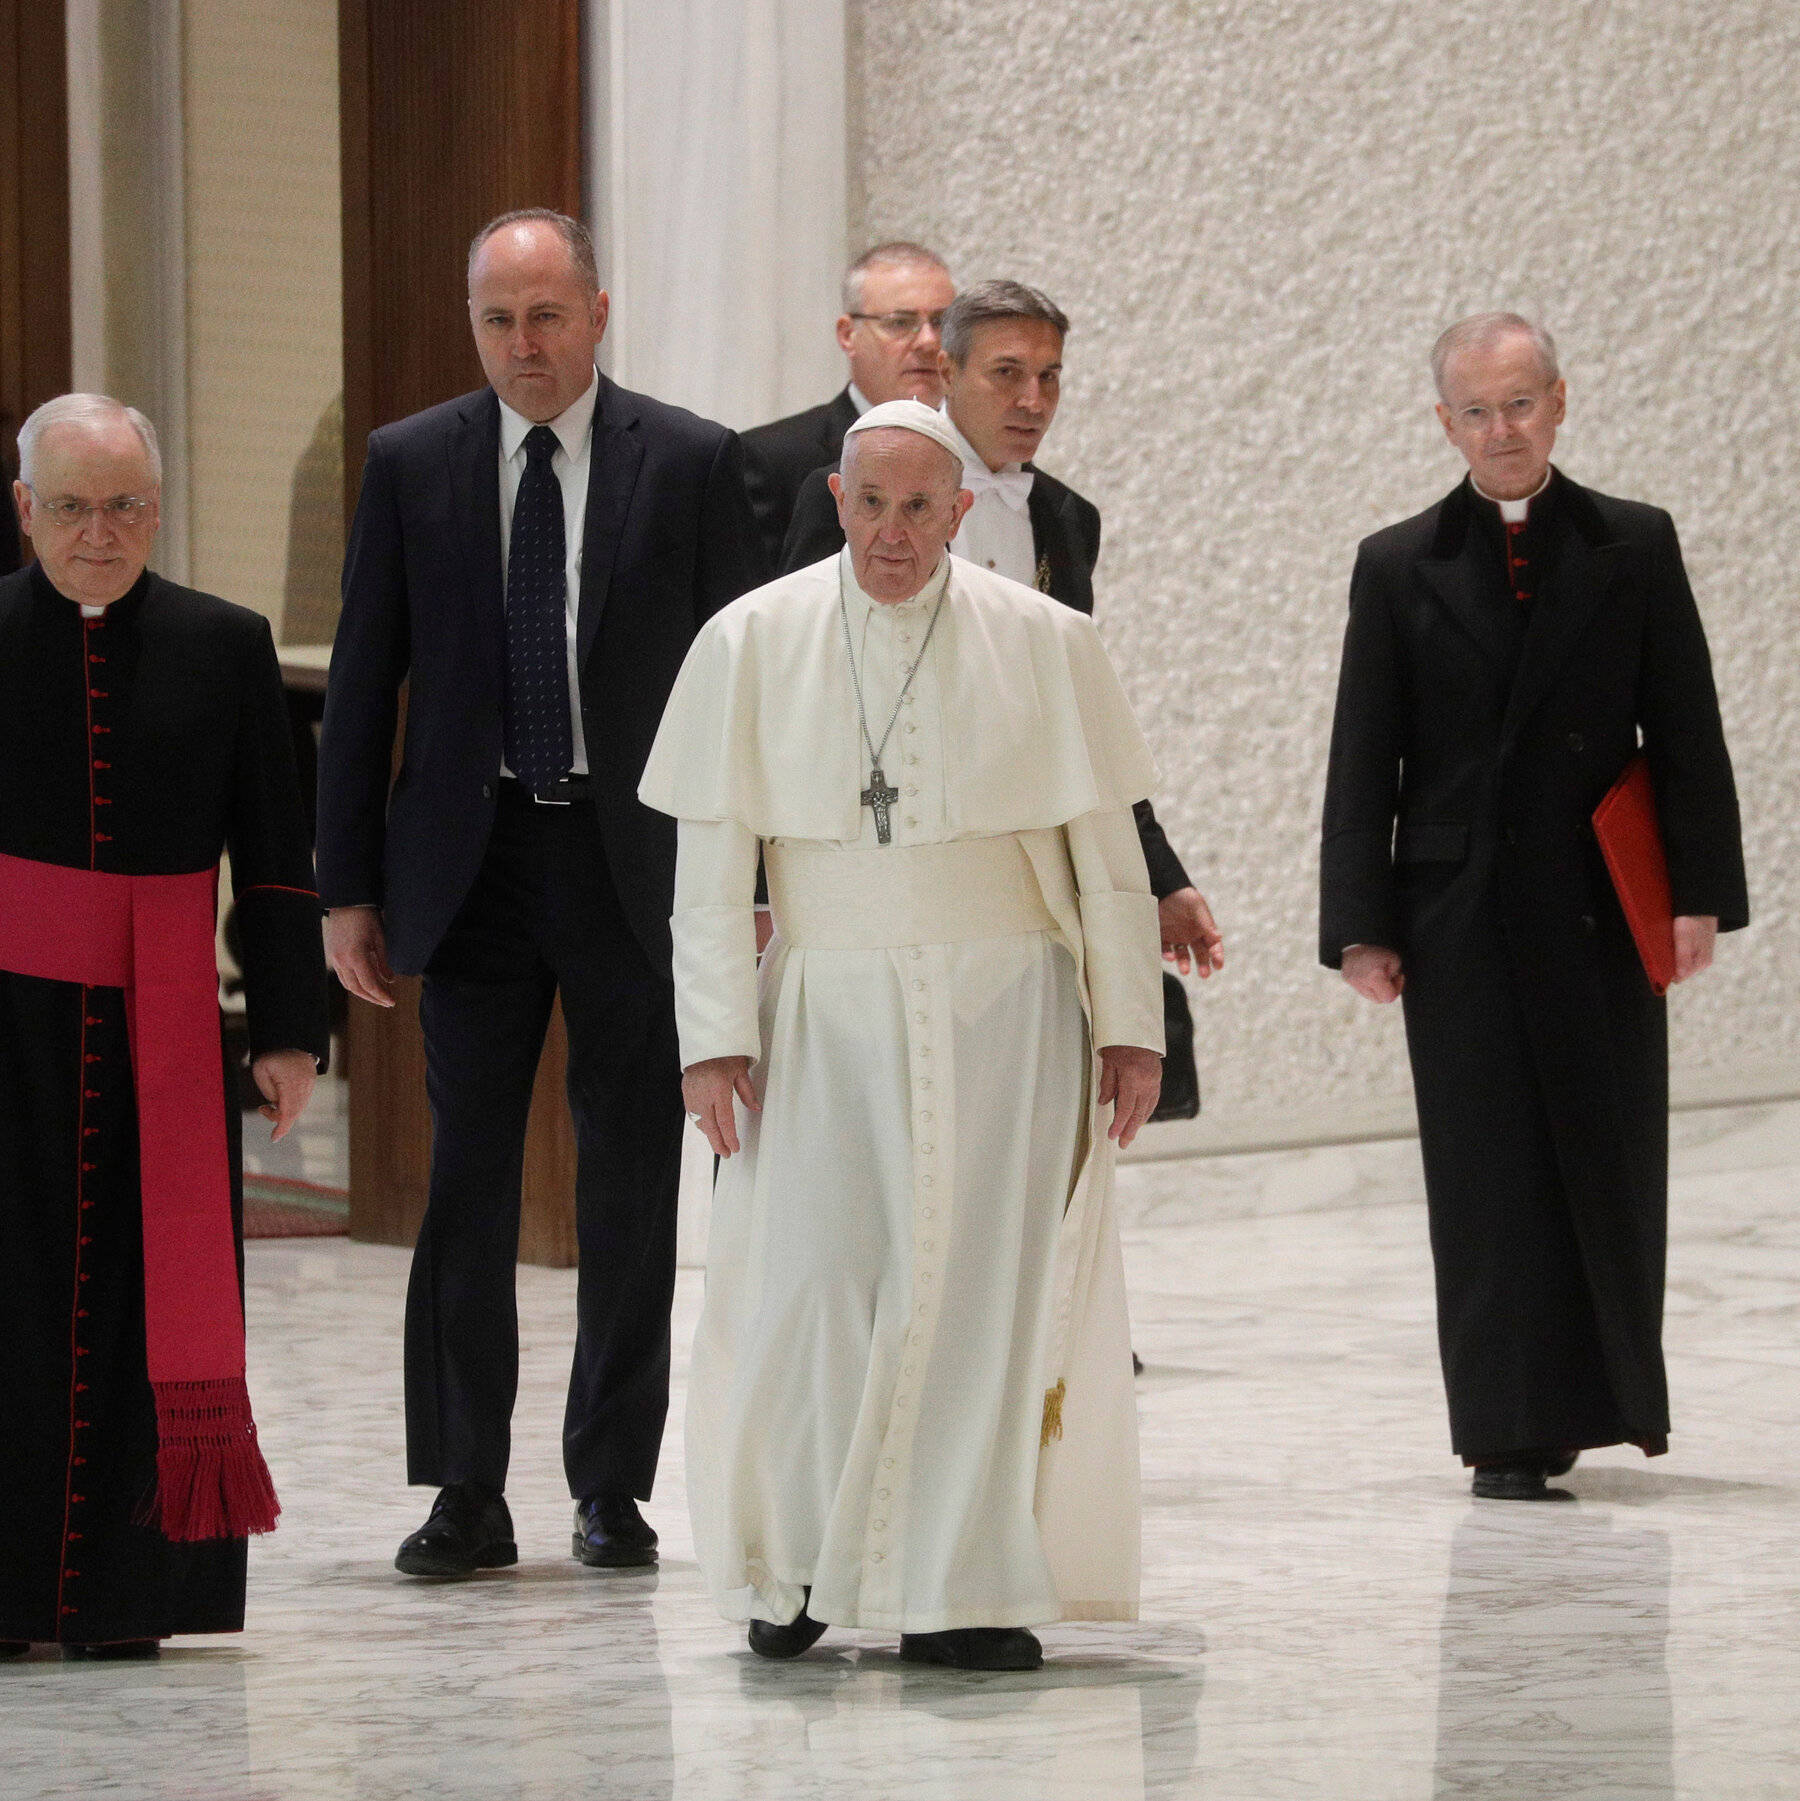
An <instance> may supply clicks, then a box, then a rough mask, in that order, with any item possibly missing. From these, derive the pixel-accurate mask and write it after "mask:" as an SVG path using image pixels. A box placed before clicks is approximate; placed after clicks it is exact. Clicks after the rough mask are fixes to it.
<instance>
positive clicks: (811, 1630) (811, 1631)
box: [750, 1588, 825, 1658]
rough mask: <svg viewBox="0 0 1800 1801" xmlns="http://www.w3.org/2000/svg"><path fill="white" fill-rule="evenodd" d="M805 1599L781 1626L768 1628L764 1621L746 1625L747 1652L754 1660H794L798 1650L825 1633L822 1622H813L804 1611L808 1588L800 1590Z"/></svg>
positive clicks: (810, 1645) (754, 1621)
mask: <svg viewBox="0 0 1800 1801" xmlns="http://www.w3.org/2000/svg"><path fill="white" fill-rule="evenodd" d="M801 1593H802V1595H803V1596H804V1597H805V1598H804V1599H803V1600H802V1601H801V1603H800V1611H799V1613H798V1614H797V1615H796V1616H795V1617H794V1618H793V1619H791V1620H789V1621H788V1623H787V1624H786V1625H785V1626H771V1625H770V1624H769V1622H768V1621H767V1620H752V1621H751V1622H750V1649H751V1650H752V1651H754V1652H755V1653H756V1655H757V1656H758V1657H775V1658H785V1657H798V1656H799V1655H800V1653H801V1652H802V1651H805V1650H809V1649H810V1648H811V1647H812V1646H814V1645H816V1644H817V1643H818V1642H819V1635H820V1634H821V1633H822V1632H823V1631H824V1630H825V1622H824V1621H823V1620H815V1619H814V1618H813V1617H812V1615H811V1614H810V1613H808V1612H807V1611H806V1603H807V1601H810V1600H811V1599H812V1590H811V1589H810V1588H808V1589H803V1590H801Z"/></svg>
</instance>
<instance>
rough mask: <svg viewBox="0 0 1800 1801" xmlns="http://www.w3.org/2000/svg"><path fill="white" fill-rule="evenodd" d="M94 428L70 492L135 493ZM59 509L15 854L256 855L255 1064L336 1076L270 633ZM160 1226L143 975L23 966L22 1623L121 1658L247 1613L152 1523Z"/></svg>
mask: <svg viewBox="0 0 1800 1801" xmlns="http://www.w3.org/2000/svg"><path fill="white" fill-rule="evenodd" d="M71 398H78V399H85V398H86V397H71ZM105 404H106V405H108V406H110V405H112V404H113V403H105ZM57 405H59V403H58V402H52V403H50V406H51V407H55V406H57ZM88 412H89V413H90V414H97V412H98V409H97V408H89V409H88ZM117 412H118V414H119V416H120V417H123V409H117ZM31 427H32V422H31V421H27V425H26V430H27V431H28V432H29V431H30V430H31ZM67 431H68V427H67V426H64V427H63V433H64V434H65V435H64V436H62V437H59V438H57V439H54V440H53V439H52V437H51V435H50V430H49V428H46V430H45V433H44V437H43V441H42V443H41V444H40V445H39V447H38V450H37V453H36V456H35V460H34V467H33V474H34V476H35V478H36V480H37V482H38V485H39V487H40V488H42V489H44V490H45V494H46V497H50V498H54V497H63V498H65V501H66V497H67V496H68V495H69V494H71V493H73V494H75V495H76V496H78V497H85V498H86V499H87V500H89V501H100V500H106V499H114V500H117V499H119V498H130V497H131V496H130V494H126V495H124V496H121V495H120V493H119V489H118V487H117V486H115V485H114V484H112V483H109V482H105V481H103V480H101V479H99V478H96V479H95V480H94V481H92V482H88V483H86V484H83V483H82V481H81V478H80V476H79V475H75V476H73V477H71V476H70V475H69V472H68V468H67V464H68V461H69V458H68V457H67V456H66V455H65V457H64V466H63V468H62V470H61V474H60V477H59V478H56V479H53V478H52V477H51V475H50V472H49V469H48V464H49V462H50V456H49V453H50V451H51V449H52V446H53V444H55V445H56V447H57V448H59V449H61V450H62V451H64V452H65V453H66V452H67V451H68V449H69V443H68V440H67V437H66V433H67ZM131 486H132V488H133V489H134V490H135V491H136V493H137V495H138V496H139V497H141V496H142V495H143V494H144V493H145V492H146V491H148V492H151V493H153V491H154V489H153V484H152V483H151V482H150V481H149V480H148V479H147V478H145V479H143V480H139V481H135V482H133V483H132V484H131ZM44 510H45V509H44V507H43V506H42V505H41V504H39V505H37V507H36V511H35V515H34V517H33V520H32V521H31V523H32V535H33V541H34V544H35V545H36V547H37V549H38V550H39V553H40V557H41V558H42V559H44V560H42V561H40V562H37V563H33V564H32V565H30V566H29V567H28V568H26V569H23V570H21V571H19V572H18V573H17V574H15V575H13V576H10V577H8V578H6V579H5V580H3V581H0V854H3V855H4V856H5V857H7V858H16V859H27V860H30V862H31V863H33V864H36V865H54V866H57V867H59V868H61V869H64V870H71V871H81V872H87V871H101V872H113V873H116V874H119V875H126V876H171V875H181V874H186V873H189V872H196V871H199V872H204V871H208V870H210V869H211V868H212V867H213V866H214V865H215V864H217V863H218V861H219V858H220V854H221V852H222V851H224V852H229V855H230V860H231V872H232V879H233V883H234V887H235V890H236V895H237V907H238V919H239V923H240V925H241V928H242V947H243V953H242V961H243V968H244V982H245V996H246V1004H247V1008H248V1030H249V1040H250V1049H251V1053H252V1057H253V1058H254V1059H257V1060H259V1061H260V1060H262V1059H265V1058H273V1059H275V1060H278V1061H279V1060H283V1058H284V1054H288V1059H287V1060H292V1059H291V1053H294V1052H303V1053H305V1056H304V1058H303V1060H302V1066H303V1067H304V1069H305V1070H306V1071H307V1072H309V1076H308V1079H307V1081H306V1083H305V1086H307V1087H308V1088H310V1072H311V1071H312V1070H313V1069H314V1068H316V1067H317V1065H318V1063H320V1062H322V1061H323V1059H324V1056H325V1053H326V1050H327V1044H328V1029H327V1023H326V1005H325V971H324V963H323V959H322V957H321V954H320V948H319V913H318V902H317V899H316V897H315V895H314V894H313V878H312V854H311V847H310V844H309V842H308V834H307V830H306V824H305V817H304V814H303V813H302V810H301V805H300V794H299V787H298V783H297V780H296V776H295V770H294V753H293V743H292V738H291V736H290V732H289V727H288V715H287V709H286V706H285V704H284V701H283V697H282V690H281V677H280V671H279V668H278V666H277V663H276V658H275V647H274V642H273V639H272V638H271V636H270V633H269V627H268V623H267V621H266V620H264V619H263V618H262V617H261V616H260V615H258V614H256V613H252V612H250V611H249V610H247V609H246V608H243V607H237V606H233V605H230V604H229V603H227V602H225V601H223V600H218V599H215V598H214V597H212V596H211V595H208V594H201V593H196V592H194V591H193V590H191V589H188V588H183V587H178V586H177V585H175V584H174V583H172V582H169V581H165V580H163V579H162V578H161V577H160V576H158V575H155V574H153V573H150V572H148V571H145V570H144V569H143V559H144V557H145V556H146V555H147V554H148V548H149V541H150V535H151V534H152V533H153V531H154V520H153V517H152V518H151V519H149V520H144V519H139V520H136V521H133V522H130V523H127V524H125V525H119V526H116V527H115V526H107V527H102V526H101V525H99V524H96V523H95V522H93V521H92V520H90V521H88V522H86V523H84V524H83V525H81V526H80V527H78V528H71V527H68V526H66V525H62V524H58V523H54V522H53V521H51V520H48V519H43V518H41V517H38V516H37V515H41V514H42V513H43V512H44ZM77 530H78V531H79V532H80V533H81V534H82V536H83V538H84V540H88V539H91V540H93V542H94V543H95V544H97V545H100V546H101V547H102V548H104V542H105V540H103V536H102V534H103V532H104V533H105V534H106V535H107V537H108V538H110V540H112V541H115V542H122V543H123V544H124V546H125V552H126V556H127V559H128V561H129V562H130V564H131V566H130V567H128V568H126V569H125V570H124V572H123V573H122V574H121V575H120V576H119V580H121V581H123V582H126V583H128V584H129V585H128V586H126V587H125V588H124V591H123V593H122V594H120V595H119V596H118V597H117V598H114V599H112V600H111V601H110V604H105V605H104V606H93V607H89V608H88V609H87V610H86V611H84V606H83V601H84V599H85V598H86V591H85V589H84V588H83V587H82V586H81V585H80V584H81V583H82V582H83V581H85V580H87V579H89V578H88V576H87V575H85V574H84V572H83V571H81V570H79V569H76V570H73V571H72V572H71V574H72V579H71V580H70V581H69V586H68V588H67V590H65V589H61V588H59V587H58V586H57V585H56V584H55V582H53V580H52V579H51V575H50V574H49V573H47V572H46V562H48V563H49V564H50V565H51V566H52V567H53V568H54V567H58V566H59V550H60V551H67V550H68V549H69V543H67V542H63V540H72V539H73V536H74V533H75V531H77ZM133 570H135V571H136V573H135V576H134V574H133ZM104 575H105V571H104V570H103V571H102V580H104ZM4 961H5V950H4V948H3V947H0V964H3V963H4ZM227 1086H228V1088H229V1090H230V1092H229V1095H228V1097H227V1099H226V1100H225V1103H224V1119H225V1131H226V1135H227V1140H228V1143H229V1157H230V1187H231V1213H232V1228H233V1236H234V1238H235V1239H236V1240H237V1251H238V1265H239V1270H240V1273H241V1259H242V1236H241V1233H242V1227H241V1218H242V1201H241V1193H242V1189H241V1174H240V1172H241V1165H240V1161H239V1143H240V1140H239V1132H240V1116H239V1113H238V1106H237V1100H236V1084H235V1082H232V1083H228V1084H227ZM265 1092H267V1090H266V1089H265ZM271 1098H273V1097H271ZM296 1110H297V1109H296ZM145 1229H146V1227H145V1219H144V1204H143V1201H142V1199H141V1196H140V1185H139V1146H138V1114H137V1106H136V1098H135V1091H134V1082H133V1060H132V1052H131V1046H130V1044H129V1042H128V1033H127V1018H126V1002H125V994H124V991H123V990H122V989H121V988H119V987H110V986H98V985H96V986H83V985H80V984H77V983H74V982H64V981H52V980H45V979H41V978H39V977H36V976H30V975H19V974H12V973H4V972H0V1270H3V1271H4V1272H5V1282H6V1299H5V1304H4V1305H3V1306H0V1465H3V1467H0V1496H3V1505H0V1640H7V1641H13V1642H15V1643H18V1642H23V1641H32V1640H35V1641H40V1642H60V1643H63V1644H64V1645H65V1646H75V1647H79V1648H83V1649H87V1648H94V1647H98V1648H100V1650H101V1651H102V1652H104V1651H105V1650H108V1649H111V1650H117V1649H119V1648H121V1647H124V1646H131V1645H148V1644H149V1643H151V1642H153V1641H155V1640H157V1639H160V1638H163V1637H166V1636H168V1635H170V1634H173V1633H189V1632H232V1631H237V1630H239V1629H240V1628H241V1627H242V1626H243V1623H244V1579H245V1561H246V1560H245V1541H244V1539H243V1538H242V1537H229V1538H212V1539H208V1540H205V1541H202V1542H194V1543H173V1542H171V1541H170V1539H168V1538H166V1537H165V1536H164V1535H163V1533H162V1532H161V1531H160V1530H159V1529H158V1527H157V1526H156V1525H153V1524H150V1523H148V1521H147V1519H146V1517H145V1516H146V1511H147V1504H148V1503H149V1502H150V1500H151V1498H152V1497H153V1496H154V1495H155V1494H156V1491H157V1462H158V1458H157V1453H158V1426H157V1413H156V1408H155V1406H154V1404H153V1397H152V1391H151V1383H150V1377H149V1372H148V1367H147V1359H146V1300H145V1263H144V1237H145ZM228 1279H229V1278H228Z"/></svg>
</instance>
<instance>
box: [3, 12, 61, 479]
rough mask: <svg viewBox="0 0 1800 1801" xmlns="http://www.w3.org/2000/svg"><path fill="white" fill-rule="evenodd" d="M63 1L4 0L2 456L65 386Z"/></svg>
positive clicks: (9, 463) (12, 461)
mask: <svg viewBox="0 0 1800 1801" xmlns="http://www.w3.org/2000/svg"><path fill="white" fill-rule="evenodd" d="M64 31H65V27H64V23H63V8H62V0H0V460H4V462H5V464H6V467H7V470H8V472H9V473H10V472H11V471H12V470H13V469H14V468H15V467H16V466H17V464H16V457H15V439H16V437H17V434H18V429H19V426H20V425H21V424H22V423H23V422H24V420H25V416H26V415H27V414H28V413H29V412H31V410H32V409H33V408H34V407H36V406H38V405H40V404H41V403H42V402H44V401H46V400H48V399H50V398H51V396H52V395H55V394H61V393H64V392H65V391H66V390H67V389H68V386H69V110H68V74H67V52H66V49H65V39H64Z"/></svg>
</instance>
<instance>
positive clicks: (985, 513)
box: [781, 281, 1225, 977]
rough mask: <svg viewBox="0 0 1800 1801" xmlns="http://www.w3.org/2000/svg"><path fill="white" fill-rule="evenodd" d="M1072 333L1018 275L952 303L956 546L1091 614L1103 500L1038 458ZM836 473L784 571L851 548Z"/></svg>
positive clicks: (1175, 918) (1186, 921)
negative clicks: (965, 502) (959, 492)
mask: <svg viewBox="0 0 1800 1801" xmlns="http://www.w3.org/2000/svg"><path fill="white" fill-rule="evenodd" d="M1068 332H1069V321H1068V317H1067V315H1066V314H1065V313H1064V312H1063V311H1062V309H1061V308H1060V307H1059V306H1057V305H1056V304H1055V302H1053V301H1052V300H1050V299H1049V298H1048V297H1047V296H1045V295H1043V294H1041V293H1039V292H1038V291H1037V290H1036V289H1035V288H1028V287H1026V286H1025V285H1024V284H1023V283H1022V282H1016V281H987V282H981V283H979V284H978V285H977V286H975V287H973V288H970V289H968V290H966V291H965V292H964V293H962V294H959V295H958V296H957V297H956V299H955V301H954V302H953V303H952V304H951V306H950V307H949V309H948V311H947V312H946V313H945V314H944V329H943V338H944V348H943V354H942V356H941V358H940V368H941V372H942V376H943V384H944V402H943V410H944V412H945V413H946V414H947V415H948V417H949V420H950V425H951V428H952V431H953V433H954V434H955V440H956V443H957V445H958V448H959V451H960V453H961V455H962V459H963V486H964V487H966V488H967V489H969V490H970V492H971V493H972V494H973V495H974V497H975V499H974V504H973V505H972V506H971V507H970V508H969V511H968V513H967V514H966V515H965V517H964V518H963V521H962V523H961V525H960V526H959V527H958V529H957V533H956V536H955V537H954V538H952V539H951V541H950V549H951V550H952V552H953V553H954V554H955V555H957V556H959V557H966V558H968V559H969V560H970V561H972V562H975V563H979V564H980V565H981V567H983V568H984V569H992V570H994V571H996V572H997V573H998V574H1001V575H1005V576H1010V577H1011V578H1012V579H1013V580H1014V581H1019V582H1024V583H1025V584H1026V586H1027V587H1034V588H1036V589H1037V590H1038V592H1039V593H1041V594H1048V595H1049V596H1050V597H1051V599H1053V600H1060V601H1061V602H1062V603H1063V605H1064V606H1068V607H1073V608H1074V609H1075V610H1076V612H1078V613H1086V614H1089V615H1090V616H1091V615H1092V613H1093V611H1094V565H1095V564H1096V563H1097V562H1098V561H1099V558H1100V512H1099V509H1098V508H1097V507H1095V505H1094V504H1093V502H1092V501H1090V500H1087V499H1086V498H1084V497H1083V496H1082V495H1080V494H1077V493H1076V492H1075V490H1074V489H1073V488H1071V487H1069V486H1068V485H1067V484H1066V483H1064V482H1060V481H1058V480H1057V479H1056V477H1055V476H1054V475H1050V474H1048V473H1046V472H1045V471H1044V470H1042V469H1040V468H1038V467H1037V465H1036V464H1035V463H1034V462H1033V461H1032V458H1033V456H1035V454H1036V452H1037V449H1038V446H1039V445H1040V444H1041V443H1042V442H1043V440H1044V435H1045V433H1046V432H1048V431H1049V429H1050V424H1051V421H1052V420H1053V419H1054V418H1055V417H1056V408H1057V403H1058V401H1059V400H1060V399H1061V397H1062V365H1063V342H1064V340H1065V339H1066V338H1067V336H1068ZM833 473H835V471H834V470H831V469H819V470H816V471H815V472H814V473H813V474H812V475H809V476H808V477H807V478H806V480H805V481H804V482H803V483H802V484H801V488H800V495H799V498H798V500H797V501H796V502H795V505H794V517H793V522H792V524H791V525H790V526H789V527H788V535H787V541H786V544H785V545H784V546H783V549H782V554H781V568H782V573H783V574H791V573H792V572H793V571H794V570H796V569H803V568H805V567H806V566H807V564H809V563H817V562H819V561H820V560H822V559H823V558H825V557H828V556H835V555H836V554H837V552H838V551H839V550H841V549H842V548H843V544H844V530H843V527H842V526H841V525H840V524H839V523H838V510H837V503H836V500H835V499H834V498H833V495H832V492H831V488H830V485H829V484H830V478H831V476H832V474H833ZM1134 811H1135V813H1136V816H1137V825H1138V839H1139V842H1140V843H1141V844H1142V845H1143V849H1144V861H1145V863H1146V864H1147V865H1148V866H1149V869H1150V889H1151V892H1152V893H1153V894H1154V895H1155V896H1156V898H1157V907H1158V912H1159V915H1160V919H1161V926H1162V936H1163V952H1164V955H1165V956H1166V957H1168V958H1169V959H1170V960H1171V961H1172V962H1174V963H1175V964H1176V966H1177V967H1178V968H1179V969H1180V970H1181V972H1182V974H1183V975H1186V974H1187V973H1188V972H1189V971H1190V969H1191V970H1193V971H1194V972H1195V973H1197V974H1199V975H1200V976H1202V977H1207V976H1210V975H1211V974H1212V972H1213V971H1214V970H1215V969H1219V968H1222V967H1223V966H1224V962H1225V946H1224V939H1223V937H1222V936H1221V934H1220V932H1219V928H1218V927H1217V926H1216V925H1215V924H1214V923H1213V917H1212V912H1211V909H1210V908H1209V907H1208V906H1207V904H1206V900H1205V898H1204V897H1203V896H1202V894H1201V893H1200V890H1199V889H1198V888H1196V887H1195V886H1194V884H1193V883H1192V881H1190V880H1189V878H1188V874H1187V871H1186V870H1185V869H1183V868H1182V866H1181V859H1180V858H1179V857H1178V856H1177V855H1176V854H1175V852H1174V850H1173V849H1172V848H1171V847H1170V844H1169V841H1168V838H1167V837H1166V836H1165V835H1164V833H1163V829H1162V826H1161V824H1160V823H1159V822H1158V820H1157V817H1156V813H1155V811H1154V809H1153V808H1152V807H1151V804H1150V802H1149V801H1147V800H1144V801H1139V802H1138V804H1137V806H1136V808H1135V809H1134Z"/></svg>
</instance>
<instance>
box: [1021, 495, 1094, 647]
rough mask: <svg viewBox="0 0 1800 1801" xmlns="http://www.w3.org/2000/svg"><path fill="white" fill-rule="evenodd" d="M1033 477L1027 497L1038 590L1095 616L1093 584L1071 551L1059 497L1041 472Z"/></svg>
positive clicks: (1027, 511) (1065, 604) (1077, 609)
mask: <svg viewBox="0 0 1800 1801" xmlns="http://www.w3.org/2000/svg"><path fill="white" fill-rule="evenodd" d="M1032 474H1033V475H1034V477H1035V478H1036V479H1035V480H1034V481H1033V482H1032V484H1031V492H1030V493H1029V494H1028V495H1026V497H1025V510H1026V513H1027V515H1028V516H1029V517H1030V520H1031V547H1032V549H1033V550H1034V551H1035V552H1036V553H1037V570H1036V587H1037V589H1038V591H1039V592H1040V593H1043V594H1048V595H1049V596H1050V597H1051V599H1052V600H1060V601H1061V602H1062V603H1063V605H1064V606H1066V607H1074V608H1075V609H1076V611H1077V612H1081V613H1091V612H1093V610H1094V590H1093V585H1092V583H1091V582H1090V581H1089V580H1088V576H1087V571H1086V570H1085V569H1083V568H1082V567H1081V566H1080V561H1079V559H1078V558H1077V557H1075V556H1074V555H1073V553H1072V552H1071V551H1070V549H1069V534H1068V533H1067V532H1066V531H1064V530H1063V525H1062V519H1061V517H1060V515H1059V513H1058V509H1057V506H1056V499H1055V495H1054V494H1053V493H1052V492H1051V490H1050V487H1049V484H1048V483H1047V482H1046V481H1045V479H1044V475H1043V472H1042V471H1041V470H1035V469H1034V470H1033V471H1032Z"/></svg>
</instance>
